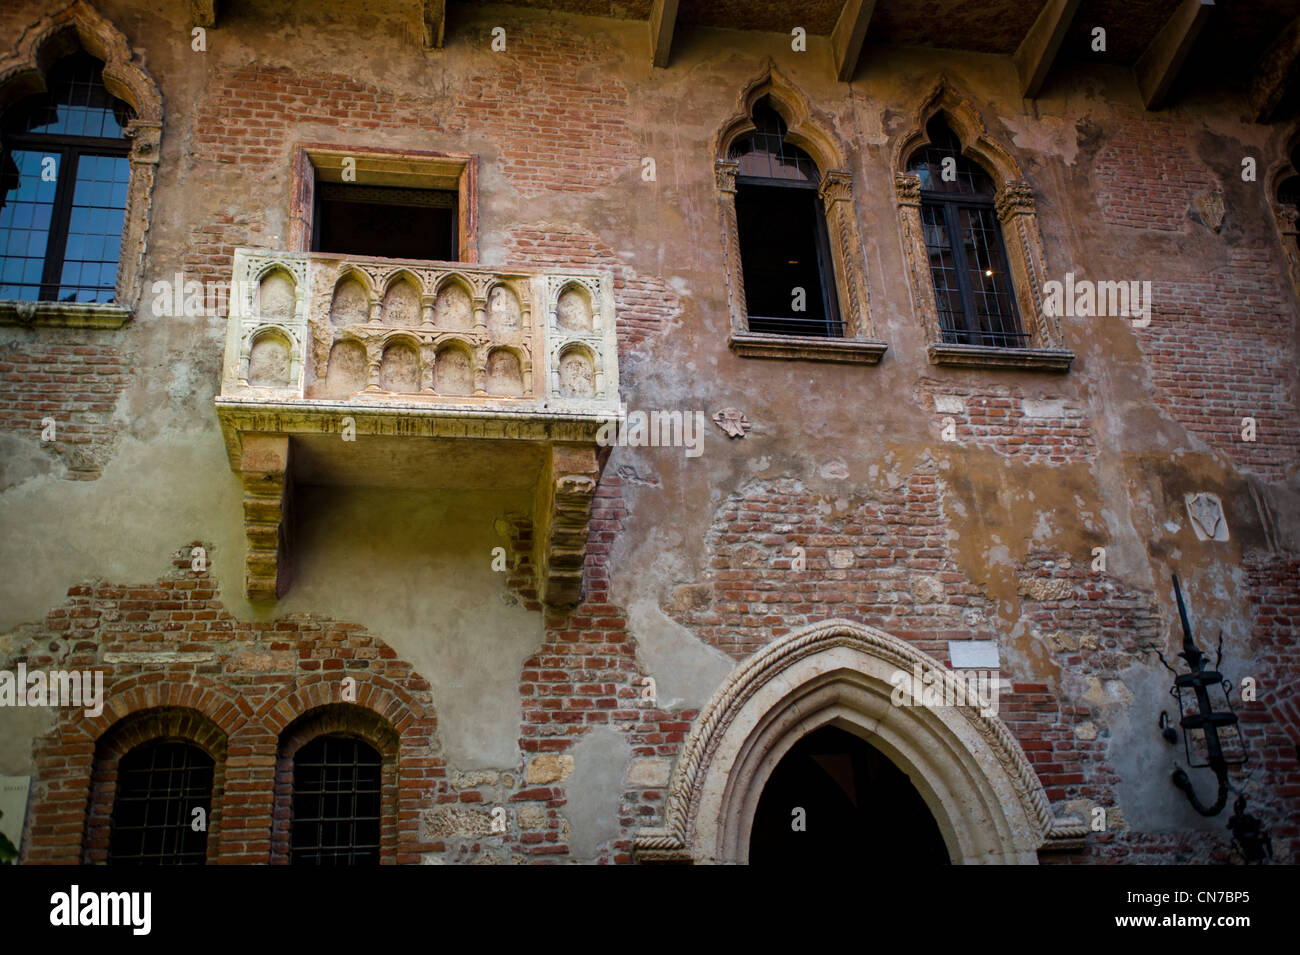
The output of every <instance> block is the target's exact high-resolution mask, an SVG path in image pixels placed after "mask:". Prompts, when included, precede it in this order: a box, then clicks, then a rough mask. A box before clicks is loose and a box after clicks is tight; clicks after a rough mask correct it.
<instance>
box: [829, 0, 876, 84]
mask: <svg viewBox="0 0 1300 955" xmlns="http://www.w3.org/2000/svg"><path fill="white" fill-rule="evenodd" d="M875 9H876V0H844V8H843V9H842V10H840V17H839V19H838V20H836V21H835V28H834V29H833V30H831V53H832V54H833V55H834V57H835V78H836V79H837V80H839V81H840V82H841V83H848V82H850V81H852V79H853V74H854V73H855V72H856V71H857V69H858V58H859V57H860V56H861V55H862V44H863V42H864V41H865V40H866V38H867V24H868V23H870V22H871V14H872V13H873V12H874V11H875Z"/></svg>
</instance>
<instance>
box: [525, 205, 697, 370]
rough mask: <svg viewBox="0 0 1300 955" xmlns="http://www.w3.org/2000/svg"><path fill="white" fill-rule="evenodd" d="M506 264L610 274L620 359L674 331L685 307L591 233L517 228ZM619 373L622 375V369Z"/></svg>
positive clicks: (666, 288)
mask: <svg viewBox="0 0 1300 955" xmlns="http://www.w3.org/2000/svg"><path fill="white" fill-rule="evenodd" d="M506 249H507V250H508V251H507V255H506V261H507V262H510V263H512V264H517V265H523V266H529V267H532V268H557V269H567V268H576V269H609V270H610V271H611V272H613V273H614V298H615V301H616V307H617V312H618V350H619V357H620V359H621V358H623V357H626V356H630V355H632V354H633V353H634V352H635V351H636V349H637V346H639V345H640V344H641V343H642V342H645V341H647V340H649V339H653V338H655V337H656V336H658V335H661V334H663V333H665V332H667V331H668V330H669V329H671V328H672V327H673V326H674V325H675V324H676V323H677V320H678V316H679V315H680V314H681V310H682V309H681V302H680V299H679V298H678V296H677V293H676V292H674V291H673V290H672V289H671V288H670V287H669V286H668V284H667V283H666V282H664V281H663V279H660V278H657V277H643V276H640V275H638V274H637V273H636V271H635V270H634V269H632V268H631V267H630V266H628V265H626V264H624V262H623V261H622V260H621V259H620V258H619V257H618V256H617V255H615V254H614V250H613V249H611V248H610V247H609V246H608V245H606V244H605V243H604V242H603V241H601V239H600V238H599V237H597V236H595V235H592V234H591V233H590V232H586V231H578V230H574V229H566V230H561V229H539V228H517V229H514V230H512V231H511V232H510V233H509V234H508V235H507V237H506ZM620 370H621V369H620Z"/></svg>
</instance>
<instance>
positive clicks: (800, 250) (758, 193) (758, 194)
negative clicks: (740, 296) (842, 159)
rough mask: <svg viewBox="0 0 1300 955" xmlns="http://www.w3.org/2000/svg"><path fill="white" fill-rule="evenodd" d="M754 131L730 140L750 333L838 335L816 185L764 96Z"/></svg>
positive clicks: (811, 166) (806, 160)
mask: <svg viewBox="0 0 1300 955" xmlns="http://www.w3.org/2000/svg"><path fill="white" fill-rule="evenodd" d="M752 118H753V121H754V125H755V127H756V128H755V129H754V131H753V132H752V133H749V134H748V135H745V136H743V137H741V138H739V139H737V140H736V141H735V142H733V143H732V145H731V149H730V151H729V158H730V159H733V160H736V161H737V162H738V163H739V168H738V169H737V171H736V200H735V201H736V222H737V229H738V231H739V237H740V258H741V265H742V273H743V276H744V283H745V303H746V306H747V310H748V313H749V315H748V318H749V330H750V331H751V332H765V333H769V334H783V335H803V336H816V337H822V338H840V337H843V335H844V327H843V325H842V323H841V321H840V313H839V304H838V302H837V300H836V294H835V275H834V264H833V261H832V258H831V248H830V244H829V241H828V237H827V231H826V211H825V206H824V203H823V200H822V197H821V195H820V194H819V187H820V185H821V173H820V172H819V171H818V169H817V164H816V163H815V162H814V161H813V159H812V157H811V156H809V155H808V154H807V153H806V152H804V151H803V150H802V149H800V148H799V147H798V146H795V145H793V144H791V143H788V142H786V124H785V121H784V120H783V119H781V116H780V114H778V113H777V111H776V110H775V109H774V108H773V107H772V104H771V103H770V102H769V99H768V98H767V97H763V98H762V99H760V100H759V101H758V102H757V103H756V104H755V105H754V110H753V114H752Z"/></svg>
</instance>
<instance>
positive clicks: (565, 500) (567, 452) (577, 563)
mask: <svg viewBox="0 0 1300 955" xmlns="http://www.w3.org/2000/svg"><path fill="white" fill-rule="evenodd" d="M603 457H605V456H603V455H599V454H598V453H597V449H596V448H595V447H593V446H592V445H589V444H584V445H564V444H558V445H552V446H551V449H550V460H549V461H548V462H547V465H546V467H545V469H544V473H543V476H542V481H543V486H542V488H541V492H540V493H539V495H538V497H537V513H536V514H535V516H534V526H536V527H537V528H538V529H539V534H538V535H537V537H538V545H539V546H540V547H541V549H542V552H541V554H540V561H539V568H540V579H539V581H538V586H539V590H540V596H541V598H542V602H543V603H545V604H547V605H548V606H551V607H556V608H569V607H572V606H574V605H575V604H577V603H578V602H579V601H580V600H581V599H582V579H583V568H584V565H585V563H586V555H587V531H588V525H589V524H590V521H591V504H592V501H593V500H594V499H595V496H596V486H597V485H598V484H599V483H600V472H601V469H602V465H603V463H604V462H603Z"/></svg>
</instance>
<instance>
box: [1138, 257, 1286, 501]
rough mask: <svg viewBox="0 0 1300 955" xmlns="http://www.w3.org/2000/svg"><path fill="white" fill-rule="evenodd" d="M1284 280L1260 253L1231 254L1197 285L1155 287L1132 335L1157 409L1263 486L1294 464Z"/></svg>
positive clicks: (1159, 284)
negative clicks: (1248, 425)
mask: <svg viewBox="0 0 1300 955" xmlns="http://www.w3.org/2000/svg"><path fill="white" fill-rule="evenodd" d="M1285 282H1286V278H1285V276H1284V275H1282V274H1281V273H1279V272H1278V270H1277V268H1276V266H1275V264H1274V261H1273V257H1272V256H1271V254H1270V253H1269V250H1268V249H1266V248H1264V247H1263V246H1261V245H1253V246H1244V247H1238V248H1235V249H1233V250H1232V251H1231V252H1230V253H1229V258H1228V264H1227V265H1226V266H1224V267H1223V268H1221V269H1217V270H1215V271H1212V272H1208V273H1206V274H1205V276H1204V277H1203V278H1200V279H1186V280H1183V281H1180V282H1160V281H1157V282H1155V283H1154V284H1153V296H1154V299H1155V309H1154V315H1153V318H1152V321H1151V324H1150V325H1149V326H1148V327H1147V328H1144V329H1138V330H1137V331H1136V334H1137V340H1138V346H1139V348H1141V350H1142V356H1143V359H1144V361H1145V362H1146V365H1147V367H1148V368H1149V369H1150V372H1151V379H1152V383H1153V385H1154V386H1155V388H1154V394H1153V397H1154V400H1155V401H1156V403H1157V405H1159V407H1160V409H1161V411H1163V412H1165V413H1166V414H1169V415H1170V416H1172V417H1173V418H1174V419H1175V420H1177V421H1179V422H1181V423H1182V424H1183V426H1184V427H1186V428H1187V429H1188V430H1190V431H1192V432H1193V433H1195V434H1196V435H1197V436H1199V437H1200V438H1202V439H1203V440H1204V441H1205V442H1206V443H1208V444H1209V445H1210V446H1211V447H1213V448H1215V449H1216V450H1218V451H1221V452H1223V453H1224V454H1225V455H1226V456H1227V457H1228V458H1229V460H1231V461H1232V462H1233V463H1234V464H1236V465H1237V466H1238V467H1240V468H1242V469H1244V470H1247V471H1251V472H1253V473H1255V474H1257V475H1259V476H1260V477H1262V478H1265V479H1267V480H1270V481H1276V480H1281V479H1282V478H1284V477H1285V475H1286V474H1287V471H1288V469H1293V468H1295V467H1296V465H1297V463H1300V432H1298V431H1297V430H1296V426H1295V422H1296V419H1297V406H1296V401H1297V398H1296V394H1295V392H1294V387H1295V386H1294V369H1295V364H1296V353H1295V311H1294V306H1293V305H1292V304H1291V302H1290V296H1289V293H1288V292H1287V291H1286V288H1285V284H1284V283H1285ZM1245 317H1249V320H1248V321H1246V320H1243V319H1244V318H1245ZM1244 417H1253V418H1254V419H1255V420H1256V422H1257V427H1256V439H1255V441H1254V442H1249V441H1244V440H1242V418H1244Z"/></svg>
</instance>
